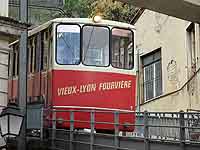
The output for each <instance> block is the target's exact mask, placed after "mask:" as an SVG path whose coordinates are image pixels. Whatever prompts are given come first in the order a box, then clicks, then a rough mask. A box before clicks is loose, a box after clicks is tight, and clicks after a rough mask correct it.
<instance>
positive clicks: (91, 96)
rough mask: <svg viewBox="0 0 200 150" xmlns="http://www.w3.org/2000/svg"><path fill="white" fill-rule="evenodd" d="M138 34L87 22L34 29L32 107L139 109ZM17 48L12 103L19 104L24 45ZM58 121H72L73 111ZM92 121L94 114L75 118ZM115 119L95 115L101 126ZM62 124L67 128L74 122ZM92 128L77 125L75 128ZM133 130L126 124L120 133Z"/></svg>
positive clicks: (123, 119) (129, 119)
mask: <svg viewBox="0 0 200 150" xmlns="http://www.w3.org/2000/svg"><path fill="white" fill-rule="evenodd" d="M134 32H135V30H134V27H133V26H132V25H130V24H126V23H121V22H116V21H108V20H99V21H98V22H94V21H93V20H92V19H86V18H58V19H54V20H51V21H49V22H47V23H45V24H43V25H41V26H39V27H36V28H35V29H32V30H31V31H29V38H28V64H27V65H28V78H27V80H28V81H27V84H28V85H27V87H28V89H27V95H28V98H27V102H28V104H29V105H31V104H32V105H33V104H38V103H42V104H44V107H45V108H51V109H62V110H67V109H74V110H101V111H108V112H109V111H119V110H123V111H127V112H129V111H135V99H136V67H135V65H134V64H135V63H134V61H135V60H136V59H135V58H134V56H135V55H134ZM11 46H12V47H13V52H11V53H10V68H9V100H11V101H15V100H17V98H18V88H17V87H18V60H19V59H18V58H19V56H18V51H19V42H18V41H16V42H14V43H12V44H11ZM135 62H136V61H135ZM56 117H57V118H58V119H61V120H69V113H68V114H67V113H66V112H65V113H64V112H59V113H57V114H56ZM89 118H90V116H89V114H86V113H81V112H77V113H75V120H80V121H81V120H82V121H88V120H89ZM112 120H114V118H113V115H111V114H107V113H99V114H95V121H97V122H98V121H99V122H110V121H112ZM134 120H135V116H134V115H133V114H123V115H121V116H120V117H119V122H120V123H121V124H127V123H131V124H132V123H134ZM60 126H61V127H63V128H67V127H68V126H69V123H67V122H62V123H61V124H60ZM89 126H90V124H88V123H82V124H81V123H75V128H88V127H89ZM95 128H96V129H97V130H98V129H101V130H102V129H103V130H113V126H111V125H106V124H96V125H95ZM133 129H134V128H133V127H125V126H120V130H128V131H132V130H133Z"/></svg>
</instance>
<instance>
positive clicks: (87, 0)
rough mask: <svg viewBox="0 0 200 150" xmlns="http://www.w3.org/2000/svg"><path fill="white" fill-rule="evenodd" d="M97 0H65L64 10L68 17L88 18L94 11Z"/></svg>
mask: <svg viewBox="0 0 200 150" xmlns="http://www.w3.org/2000/svg"><path fill="white" fill-rule="evenodd" d="M94 1H95V0H65V5H64V8H63V9H64V11H65V13H66V14H67V16H68V17H80V18H86V17H88V16H89V14H90V13H91V11H92V8H91V5H92V3H94Z"/></svg>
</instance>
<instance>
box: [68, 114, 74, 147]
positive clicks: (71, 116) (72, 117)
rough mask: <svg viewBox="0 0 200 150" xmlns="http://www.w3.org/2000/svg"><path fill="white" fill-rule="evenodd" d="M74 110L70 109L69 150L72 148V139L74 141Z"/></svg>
mask: <svg viewBox="0 0 200 150" xmlns="http://www.w3.org/2000/svg"><path fill="white" fill-rule="evenodd" d="M73 132H74V112H73V111H70V137H69V138H70V144H69V150H73V149H74V148H73V141H74V133H73Z"/></svg>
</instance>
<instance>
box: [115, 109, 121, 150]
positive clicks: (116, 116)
mask: <svg viewBox="0 0 200 150" xmlns="http://www.w3.org/2000/svg"><path fill="white" fill-rule="evenodd" d="M114 121H115V140H114V141H115V147H116V150H118V148H119V146H120V145H119V112H118V111H115V112H114Z"/></svg>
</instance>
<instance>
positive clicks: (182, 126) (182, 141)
mask: <svg viewBox="0 0 200 150" xmlns="http://www.w3.org/2000/svg"><path fill="white" fill-rule="evenodd" d="M179 119H180V120H179V121H180V146H181V149H182V150H184V149H185V120H184V112H183V111H181V112H180V113H179Z"/></svg>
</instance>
